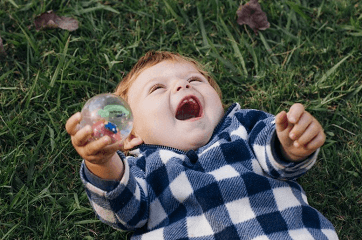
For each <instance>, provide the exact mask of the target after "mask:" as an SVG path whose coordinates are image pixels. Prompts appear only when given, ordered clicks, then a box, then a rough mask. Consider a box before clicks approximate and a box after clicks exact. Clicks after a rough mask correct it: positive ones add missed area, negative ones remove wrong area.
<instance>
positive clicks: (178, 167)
mask: <svg viewBox="0 0 362 240" xmlns="http://www.w3.org/2000/svg"><path fill="white" fill-rule="evenodd" d="M116 94H118V95H120V96H121V97H123V98H124V99H125V100H126V101H127V102H128V103H129V105H130V107H131V109H132V112H133V116H134V127H133V130H132V133H131V135H130V136H129V137H128V138H127V139H126V140H125V142H124V143H123V144H120V143H115V144H110V139H109V137H108V136H105V137H103V138H101V139H99V140H97V141H95V142H90V143H88V141H87V139H88V138H89V137H90V136H91V135H92V129H91V127H90V126H86V127H84V128H83V129H80V130H78V128H77V124H78V123H79V122H80V120H81V115H80V113H76V114H74V115H73V116H72V117H71V118H70V119H69V120H68V122H67V124H66V128H67V131H68V133H69V134H70V135H71V139H72V144H73V146H74V147H75V149H76V150H77V152H78V153H79V154H80V156H81V157H83V159H84V162H83V163H82V167H81V171H80V174H81V179H82V181H83V183H84V185H85V188H86V192H87V194H88V197H89V199H90V202H91V204H92V206H93V208H94V210H95V212H96V213H97V215H98V217H99V218H100V219H101V220H102V221H103V222H105V223H107V224H109V225H111V226H112V227H114V228H119V229H123V230H131V231H134V234H133V236H132V239H167V240H168V239H170V240H171V239H172V240H174V239H195V240H196V239H223V240H224V239H258V240H264V239H278V240H280V239H283V240H284V239H294V240H296V239H300V240H306V239H318V240H321V239H338V237H337V234H336V232H335V230H334V228H333V226H332V224H331V223H330V222H329V221H328V220H327V219H326V218H325V217H324V216H323V215H321V214H320V213H319V212H318V211H317V210H315V209H314V208H312V207H310V206H309V205H308V202H307V198H306V196H305V193H304V191H303V189H302V188H301V186H300V185H298V184H297V183H296V182H295V181H294V180H295V179H296V178H297V177H299V176H301V175H303V174H304V173H305V172H306V171H307V170H309V169H310V168H311V167H312V165H313V164H314V163H315V161H316V158H317V154H318V151H319V147H321V146H322V145H323V143H324V141H325V135H324V132H323V128H322V127H321V125H320V124H319V122H318V121H317V120H316V119H315V118H314V117H313V116H312V115H311V114H310V113H308V112H306V111H305V110H304V107H303V106H302V105H301V104H294V105H293V106H292V107H291V109H290V110H289V112H288V113H286V112H284V111H283V112H281V113H279V114H278V115H277V116H276V117H274V116H272V115H270V114H268V113H265V112H261V111H257V110H243V109H241V108H240V106H239V104H237V103H235V104H233V105H232V106H231V107H230V108H229V109H228V110H227V112H226V114H225V113H224V109H223V104H222V102H221V91H220V89H219V87H218V85H217V84H216V82H215V81H214V80H213V79H212V78H211V77H210V76H209V75H208V74H207V73H206V72H205V71H203V70H202V68H201V67H200V65H199V64H198V63H196V62H195V61H194V60H191V59H188V58H186V57H183V56H180V55H178V54H174V53H169V52H149V53H147V54H146V55H145V56H144V57H142V58H141V59H140V60H139V61H138V63H137V64H136V65H135V66H134V67H133V69H132V70H131V72H130V73H129V74H128V75H127V76H126V77H125V79H124V80H123V81H122V82H121V83H120V84H119V86H118V88H117V90H116ZM120 149H122V150H124V151H129V150H131V151H130V154H131V155H130V156H127V157H126V156H125V155H124V154H123V153H122V152H120V151H117V150H120Z"/></svg>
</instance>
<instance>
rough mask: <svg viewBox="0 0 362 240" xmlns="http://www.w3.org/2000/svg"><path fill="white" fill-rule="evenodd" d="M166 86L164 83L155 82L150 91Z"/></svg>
mask: <svg viewBox="0 0 362 240" xmlns="http://www.w3.org/2000/svg"><path fill="white" fill-rule="evenodd" d="M164 87H165V86H164V85H162V84H155V85H153V86H152V87H151V89H150V91H149V93H153V92H154V91H156V90H158V89H162V88H164Z"/></svg>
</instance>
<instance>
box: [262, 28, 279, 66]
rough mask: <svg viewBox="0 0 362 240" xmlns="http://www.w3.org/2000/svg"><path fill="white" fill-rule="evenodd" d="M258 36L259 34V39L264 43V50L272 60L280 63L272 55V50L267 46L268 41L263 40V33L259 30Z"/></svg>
mask: <svg viewBox="0 0 362 240" xmlns="http://www.w3.org/2000/svg"><path fill="white" fill-rule="evenodd" d="M259 36H260V40H261V41H262V43H263V44H264V47H265V49H266V51H267V52H268V53H269V54H270V55H271V57H272V59H273V62H274V63H275V64H277V65H280V64H279V61H278V59H277V58H276V57H275V56H274V55H272V54H273V51H272V49H271V47H270V46H269V44H268V42H267V41H266V40H265V38H264V35H263V34H262V33H261V32H259Z"/></svg>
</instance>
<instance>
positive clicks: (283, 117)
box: [275, 111, 288, 132]
mask: <svg viewBox="0 0 362 240" xmlns="http://www.w3.org/2000/svg"><path fill="white" fill-rule="evenodd" d="M275 127H276V130H277V131H278V132H283V131H284V130H285V129H287V127H288V118H287V113H286V112H285V111H282V112H280V113H278V115H276V116H275Z"/></svg>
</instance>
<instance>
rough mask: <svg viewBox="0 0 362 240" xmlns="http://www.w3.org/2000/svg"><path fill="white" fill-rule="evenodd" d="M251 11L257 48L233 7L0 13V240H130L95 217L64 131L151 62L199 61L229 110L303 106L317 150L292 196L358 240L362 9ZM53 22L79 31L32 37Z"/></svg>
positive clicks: (361, 226) (167, 1)
mask: <svg viewBox="0 0 362 240" xmlns="http://www.w3.org/2000/svg"><path fill="white" fill-rule="evenodd" d="M242 2H243V3H245V1H242ZM260 3H261V6H262V9H263V10H264V12H265V13H266V14H267V16H268V21H269V22H270V28H269V29H266V30H265V31H261V32H259V34H258V35H256V34H255V33H254V32H253V30H252V29H251V28H249V27H248V26H245V25H243V26H240V25H238V24H237V22H236V19H237V16H236V10H237V9H238V6H239V4H240V1H234V0H222V1H221V0H210V1H189V0H185V1H181V0H178V1H172V0H159V1H145V0H140V1H133V0H124V1H97V0H91V1H66V0H62V1H60V0H59V1H56V0H54V1H36V0H0V36H1V39H2V40H3V45H4V51H5V53H6V54H1V53H0V54H1V55H0V161H1V167H0V239H128V238H129V236H130V234H129V233H124V232H120V231H117V230H114V229H112V228H110V227H108V226H106V225H104V224H103V223H101V222H100V221H98V220H97V218H96V217H95V214H94V212H93V211H92V209H91V207H90V205H89V202H88V199H87V197H86V194H85V192H84V189H83V186H82V184H81V181H80V178H79V174H78V172H79V167H80V163H81V159H80V157H79V156H78V155H77V153H76V152H75V150H74V149H73V147H72V145H71V142H70V138H69V136H68V134H67V132H66V131H65V127H64V126H65V123H66V121H67V119H68V118H69V117H70V116H71V115H72V114H74V113H75V112H77V111H80V110H81V108H82V105H83V104H84V103H85V101H86V100H87V99H89V98H90V97H92V96H93V95H95V94H98V93H104V92H112V91H113V90H114V89H115V86H116V85H117V84H118V82H119V81H120V80H121V79H122V77H124V76H125V74H126V73H127V72H128V71H129V70H130V69H131V67H132V66H133V64H134V63H135V62H136V61H137V59H138V58H139V57H140V56H142V55H143V54H144V53H145V52H147V51H148V50H151V49H153V50H169V51H175V52H179V53H181V54H184V55H187V56H190V57H193V58H196V59H198V60H199V61H200V62H201V63H203V64H204V65H205V66H206V67H207V69H208V70H209V71H210V72H212V73H213V75H214V77H215V79H216V80H217V82H218V83H219V85H220V86H221V89H222V92H223V95H224V102H225V103H226V104H230V103H232V102H239V103H240V104H241V105H242V107H244V108H255V109H261V110H264V111H267V112H270V113H273V114H276V113H278V112H279V111H282V110H287V109H288V108H289V107H290V106H291V105H292V104H293V103H295V102H300V103H302V104H304V105H305V106H306V108H307V110H308V111H309V112H311V113H312V114H313V115H314V116H315V117H316V118H317V119H318V120H319V121H320V122H321V124H322V125H323V127H324V129H325V133H326V135H327V140H326V143H325V145H324V146H323V147H322V149H321V153H320V155H319V160H318V162H317V164H316V165H315V167H314V168H313V169H312V170H310V172H308V173H307V174H306V175H305V176H303V177H302V178H300V179H299V180H298V182H299V183H300V184H301V185H302V186H303V188H304V190H305V191H306V193H307V196H308V199H309V203H310V204H311V205H312V206H313V207H315V208H317V209H318V210H319V211H321V212H322V213H323V214H324V215H325V216H326V217H327V218H328V219H329V220H330V221H331V222H332V223H333V225H334V226H335V228H336V231H337V233H338V235H339V237H340V239H343V240H345V239H350V240H357V239H362V184H361V183H362V145H361V139H362V131H361V126H362V3H361V2H360V1H358V0H350V1H347V0H334V1H332V0H331V1H307V0H296V1H285V0H281V1H265V0H263V1H260ZM49 10H53V11H54V12H56V13H57V14H58V15H60V16H67V17H72V18H75V19H77V20H78V21H79V28H78V29H77V30H75V31H71V32H69V31H67V30H62V29H50V30H40V31H36V29H35V26H34V19H35V17H36V16H37V15H39V14H41V13H43V12H46V11H49ZM0 51H1V46H0Z"/></svg>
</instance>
